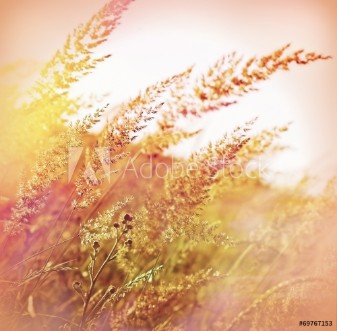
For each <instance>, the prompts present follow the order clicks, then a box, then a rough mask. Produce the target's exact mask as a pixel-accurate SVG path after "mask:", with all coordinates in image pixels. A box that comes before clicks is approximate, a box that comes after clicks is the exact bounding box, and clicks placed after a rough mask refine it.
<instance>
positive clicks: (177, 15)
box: [0, 0, 337, 174]
mask: <svg viewBox="0 0 337 331" xmlns="http://www.w3.org/2000/svg"><path fill="white" fill-rule="evenodd" d="M104 3H105V1H102V0H95V1H93V0H91V1H90V0H67V1H65V0H58V1H54V0H53V1H51V0H1V2H0V41H1V44H0V45H1V53H0V54H1V55H0V64H5V63H8V62H11V61H15V60H17V59H27V58H28V59H29V58H30V59H37V60H41V61H47V60H48V59H49V58H50V57H51V56H52V55H53V53H54V51H55V50H56V49H57V48H59V47H62V44H63V42H64V40H65V37H66V36H67V34H68V33H69V32H70V31H71V30H72V29H73V28H74V27H76V25H77V24H78V23H81V22H85V21H86V20H87V19H88V18H90V16H91V14H93V13H94V12H95V10H97V9H98V8H100V6H101V5H102V4H104ZM336 13H337V1H335V0H297V1H293V0H286V1H285V0H282V1H281V0H280V1H278V0H274V1H270V0H255V1H251V0H230V1H229V0H193V1H187V0H185V1H182V0H136V1H135V2H134V3H133V4H132V5H131V6H130V9H129V10H128V11H127V12H126V13H125V14H124V15H123V19H122V25H121V26H119V27H118V29H117V30H116V31H115V32H114V33H113V35H112V36H111V38H110V41H109V43H107V45H106V46H105V47H106V49H108V50H109V52H112V53H113V57H112V58H111V61H109V62H107V63H105V64H104V65H103V66H101V67H100V68H99V70H98V71H97V73H96V74H95V76H94V77H91V78H90V79H87V80H85V81H84V82H83V83H82V84H81V85H79V86H78V90H80V91H84V92H91V91H92V92H95V93H96V92H97V93H100V92H102V91H104V92H106V91H109V92H111V93H112V97H113V100H111V103H118V102H120V101H121V100H123V99H124V98H125V97H127V96H129V95H130V94H133V93H135V92H136V91H138V90H139V89H140V88H143V87H145V86H146V85H147V84H151V83H154V82H155V81H156V80H158V79H162V78H165V77H166V76H168V75H170V74H173V73H177V72H179V71H181V70H183V69H184V68H185V67H186V66H188V65H191V64H197V65H199V67H205V66H206V65H210V64H212V62H213V61H215V60H216V59H217V58H218V57H219V56H221V55H222V54H223V53H226V52H231V51H233V50H235V51H237V52H238V53H242V54H245V55H247V56H252V55H262V54H268V53H269V52H271V51H273V50H275V49H277V48H279V47H281V46H283V45H285V44H286V43H288V42H291V43H292V47H293V49H300V48H305V49H306V50H308V51H317V52H321V53H323V54H329V55H332V56H334V59H333V60H330V61H324V62H319V63H313V64H311V65H308V66H305V67H302V66H293V67H292V68H291V70H290V72H281V73H277V74H276V75H275V76H273V77H272V78H271V79H270V80H269V81H267V82H263V83H262V84H260V85H259V88H260V91H259V92H255V93H253V94H251V95H247V96H245V97H244V98H241V99H240V100H239V101H240V102H239V104H238V105H236V106H234V107H232V108H231V109H230V110H225V111H224V112H222V114H214V115H212V116H209V117H208V118H207V119H205V121H204V123H203V127H204V129H205V134H204V136H203V139H205V140H206V139H208V138H209V137H218V136H219V135H220V133H221V132H222V131H223V130H224V129H226V128H228V127H230V126H232V125H233V124H234V123H239V122H240V121H242V120H243V119H250V118H252V117H254V116H255V115H256V114H257V115H259V117H260V120H259V123H260V124H259V126H260V127H266V126H273V125H276V124H284V123H286V122H289V121H293V125H292V128H291V132H290V133H289V134H288V135H287V137H286V140H285V141H286V143H288V144H290V145H291V146H292V147H293V150H292V151H291V152H288V153H287V154H285V156H284V157H283V158H279V159H277V165H276V166H275V167H276V168H279V169H283V168H286V169H288V170H291V171H298V170H299V169H301V170H303V169H307V167H309V166H310V167H312V165H313V164H315V169H316V170H317V171H318V170H319V171H325V173H326V174H327V173H328V172H329V174H330V173H333V172H334V169H335V168H334V167H336V168H337V153H336V152H335V147H334V145H335V143H336V141H337V139H336V138H337V133H336V125H337V115H336V111H337V107H336V93H337V88H336V87H337V83H336V82H337V81H336V80H334V77H337V66H336V59H335V58H336V56H337V45H336V40H337V38H336V32H335V31H337V24H336V22H337V17H336V16H337V14H336ZM199 142H200V140H199Z"/></svg>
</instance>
